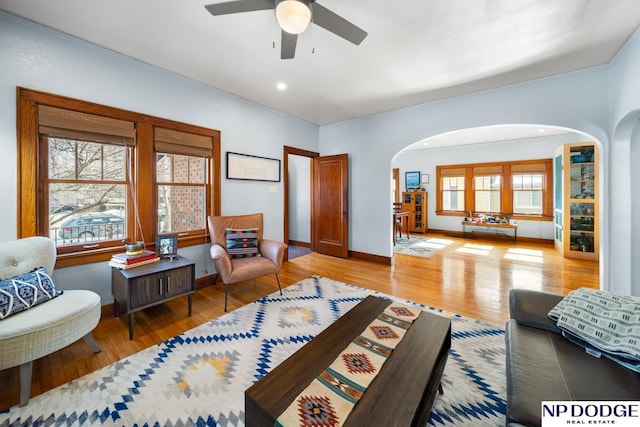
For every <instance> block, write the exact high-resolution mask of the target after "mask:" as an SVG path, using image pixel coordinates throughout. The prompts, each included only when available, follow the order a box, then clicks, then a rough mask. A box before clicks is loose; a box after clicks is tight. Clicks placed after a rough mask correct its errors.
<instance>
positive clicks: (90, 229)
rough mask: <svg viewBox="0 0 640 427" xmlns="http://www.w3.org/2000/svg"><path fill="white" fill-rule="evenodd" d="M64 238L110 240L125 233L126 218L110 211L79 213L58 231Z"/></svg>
mask: <svg viewBox="0 0 640 427" xmlns="http://www.w3.org/2000/svg"><path fill="white" fill-rule="evenodd" d="M58 234H59V235H60V237H61V238H62V239H64V240H80V241H93V240H98V239H99V240H109V239H116V238H122V237H124V235H125V221H124V218H122V217H120V216H117V215H113V214H110V213H99V214H87V215H79V216H75V217H73V218H70V219H68V220H67V221H65V222H64V223H63V224H62V227H61V228H60V231H59V232H58Z"/></svg>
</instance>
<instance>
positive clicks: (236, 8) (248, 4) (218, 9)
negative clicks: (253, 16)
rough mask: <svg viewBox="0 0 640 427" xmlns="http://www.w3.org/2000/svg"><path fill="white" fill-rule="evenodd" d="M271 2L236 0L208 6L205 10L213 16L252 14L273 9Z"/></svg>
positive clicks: (269, 0)
mask: <svg viewBox="0 0 640 427" xmlns="http://www.w3.org/2000/svg"><path fill="white" fill-rule="evenodd" d="M274 5H275V2H274V1H273V0H236V1H228V2H224V3H216V4H208V5H206V6H205V9H207V10H208V11H209V13H211V14H212V15H214V16H217V15H228V14H231V13H241V12H253V11H254V10H267V9H273V8H274Z"/></svg>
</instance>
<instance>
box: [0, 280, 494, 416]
mask: <svg viewBox="0 0 640 427" xmlns="http://www.w3.org/2000/svg"><path fill="white" fill-rule="evenodd" d="M282 291H283V295H282V296H281V295H280V294H279V292H275V293H273V294H271V295H268V296H266V297H264V298H261V299H259V300H257V301H255V302H253V303H251V304H248V305H246V306H244V307H241V308H239V309H236V310H234V311H232V312H230V313H227V314H225V315H223V316H221V317H219V318H217V319H214V320H211V321H209V322H207V323H205V324H203V325H200V326H198V327H196V328H194V329H191V330H189V331H187V332H185V333H183V334H180V335H177V336H175V337H173V338H171V339H169V340H167V341H165V342H163V343H160V344H158V345H156V346H153V347H150V348H148V349H145V350H142V351H140V352H138V353H136V354H134V355H131V356H129V357H127V358H126V359H123V360H120V361H118V362H116V363H114V364H112V365H110V366H107V367H104V368H102V369H100V370H98V371H95V372H92V373H90V374H87V375H85V376H83V377H81V378H78V379H77V380H74V381H71V382H70V383H67V384H64V385H62V386H60V387H58V388H56V389H53V390H50V391H48V392H46V393H43V394H41V395H39V396H36V397H34V398H32V399H31V400H30V402H29V404H28V405H26V406H25V407H23V408H20V407H18V406H15V407H13V408H10V409H8V410H6V411H4V412H2V413H0V426H18V425H20V426H23V425H64V426H102V425H108V426H158V427H159V426H223V427H225V426H243V425H245V423H244V391H245V390H246V389H247V388H249V387H250V386H251V385H252V384H253V383H255V382H256V381H258V380H259V379H260V378H262V377H263V376H264V375H266V374H267V373H268V372H269V371H271V370H272V369H273V368H274V367H275V366H277V365H278V364H280V363H281V362H283V361H284V360H285V359H286V358H287V357H289V356H290V355H291V354H293V353H294V352H295V351H296V350H298V349H300V348H301V347H302V346H303V345H304V344H305V343H307V342H309V341H310V340H311V339H312V338H313V337H315V336H316V335H317V334H318V333H319V332H321V331H322V330H324V329H325V328H327V327H328V326H329V325H330V324H331V323H333V322H334V321H335V320H336V319H338V318H339V317H340V316H342V315H343V314H344V313H346V312H347V311H348V310H349V309H351V308H352V307H353V306H355V305H356V304H357V303H358V302H360V301H361V300H363V299H364V298H366V297H367V295H375V296H379V297H383V298H388V299H393V300H396V301H400V302H403V303H405V304H412V305H414V306H416V307H419V308H421V309H423V310H428V311H430V312H433V313H435V314H438V315H442V316H446V317H450V318H451V319H452V325H451V328H452V332H451V338H452V342H451V352H450V355H449V358H448V360H447V364H446V367H445V370H444V375H443V377H442V386H443V390H444V394H442V395H438V396H437V397H436V402H435V405H434V408H433V411H432V413H431V417H430V419H429V422H428V425H430V426H468V425H473V426H500V425H504V423H505V411H506V401H505V396H506V390H505V389H506V383H505V363H504V360H505V344H504V330H503V329H502V328H500V327H496V326H494V325H490V324H488V323H485V322H481V321H477V320H473V319H469V318H465V317H462V316H459V315H454V314H450V313H446V312H444V311H442V310H437V309H435V308H432V307H426V306H423V305H421V304H415V303H412V302H410V301H404V300H400V299H397V298H394V297H391V296H389V295H385V294H382V293H379V292H375V291H371V290H368V289H364V288H361V287H357V286H352V285H349V284H345V283H341V282H337V281H334V280H331V279H327V278H324V277H319V276H312V277H309V278H307V279H305V280H303V281H301V282H298V283H296V284H294V285H291V286H288V287H286V288H284V289H283V290H282ZM274 392H275V393H277V392H278V391H277V390H274ZM390 410H393V409H390ZM372 425H374V424H372Z"/></svg>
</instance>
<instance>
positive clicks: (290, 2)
mask: <svg viewBox="0 0 640 427" xmlns="http://www.w3.org/2000/svg"><path fill="white" fill-rule="evenodd" d="M276 19H277V20H278V24H279V25H280V28H282V29H283V30H284V31H286V32H287V33H289V34H300V33H302V32H303V31H304V30H306V29H307V27H308V26H309V24H310V23H311V2H310V1H308V0H280V1H278V2H276Z"/></svg>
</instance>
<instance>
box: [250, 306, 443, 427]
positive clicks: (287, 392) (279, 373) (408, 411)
mask: <svg viewBox="0 0 640 427" xmlns="http://www.w3.org/2000/svg"><path fill="white" fill-rule="evenodd" d="M390 303H391V301H389V300H385V299H382V298H377V297H373V296H369V297H367V298H366V299H365V300H363V301H362V302H360V303H359V304H358V305H356V306H355V307H354V308H352V309H351V310H350V311H349V312H347V313H346V314H345V315H344V316H342V317H341V318H340V319H338V320H337V321H336V322H334V323H333V324H332V325H331V326H330V327H328V328H327V329H325V330H324V331H323V332H321V333H320V334H318V336H316V337H315V338H314V339H313V340H311V341H310V342H309V343H307V344H306V345H305V346H304V347H302V348H301V349H300V350H298V351H297V352H296V353H294V354H293V355H292V356H290V357H289V358H288V359H287V360H285V361H284V362H282V363H281V364H280V365H278V366H277V367H275V368H274V369H273V370H272V371H271V372H270V373H269V374H267V375H266V376H264V377H263V378H262V379H261V380H260V381H258V382H257V383H255V384H254V385H253V386H251V387H250V388H249V389H247V390H246V391H245V418H246V419H245V424H246V425H247V426H273V425H274V423H275V420H276V419H277V418H278V416H280V414H282V412H284V411H285V410H286V409H287V408H288V407H289V405H290V404H291V402H293V400H294V399H295V398H296V397H297V396H298V395H299V394H300V393H301V392H302V391H303V390H304V389H305V388H306V387H307V386H308V385H309V384H310V383H311V381H312V380H313V379H314V378H316V377H317V376H318V375H319V374H320V372H322V371H323V370H324V369H325V368H326V367H327V366H329V365H330V364H331V363H333V361H334V360H335V359H336V358H337V357H338V356H339V354H340V352H341V351H342V350H343V349H344V348H346V347H347V345H348V344H349V343H351V341H353V339H354V338H355V337H356V336H358V335H359V334H360V333H361V332H362V331H363V330H364V329H365V328H366V327H367V326H368V325H369V324H370V323H371V322H372V321H373V320H374V319H375V318H376V317H377V316H378V314H380V313H382V312H383V311H384V309H385V308H386V307H387V306H388V305H389V304H390ZM450 349H451V320H450V319H447V318H444V317H441V316H437V315H434V314H430V313H426V312H422V313H421V314H420V316H418V318H417V319H416V320H415V321H414V323H413V325H412V326H411V327H410V328H409V330H408V331H407V333H406V334H405V336H404V338H403V339H402V341H401V342H400V344H398V346H397V347H396V349H395V350H394V351H393V353H391V356H390V357H389V359H387V361H386V362H385V364H384V365H383V367H382V369H381V370H380V372H379V373H378V375H377V377H376V378H375V379H374V380H373V382H372V383H371V384H370V385H369V387H368V388H367V390H366V391H365V393H364V395H363V396H362V399H360V401H359V402H358V403H357V404H356V405H355V407H354V408H353V410H352V411H351V414H350V415H349V417H348V418H347V420H346V421H345V424H344V425H345V427H348V426H363V425H367V426H385V427H388V426H418V425H420V426H424V425H425V424H426V422H427V420H428V419H429V414H430V413H431V408H432V406H433V402H434V400H435V397H436V394H437V392H438V389H439V387H440V379H441V378H442V372H443V371H444V366H445V364H446V361H447V357H448V355H449V350H450Z"/></svg>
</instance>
